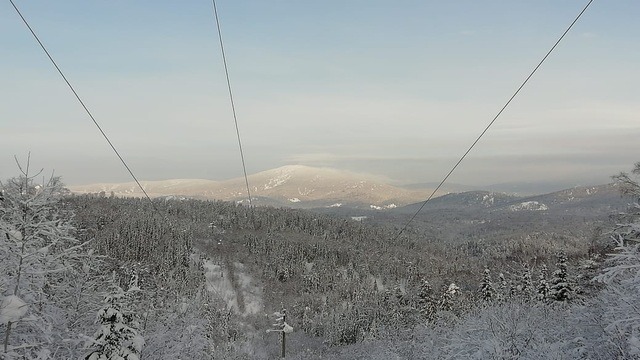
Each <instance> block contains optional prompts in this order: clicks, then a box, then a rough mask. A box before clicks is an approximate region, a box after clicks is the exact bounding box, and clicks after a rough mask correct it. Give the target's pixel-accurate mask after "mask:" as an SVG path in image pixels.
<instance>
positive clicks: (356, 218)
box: [351, 216, 367, 221]
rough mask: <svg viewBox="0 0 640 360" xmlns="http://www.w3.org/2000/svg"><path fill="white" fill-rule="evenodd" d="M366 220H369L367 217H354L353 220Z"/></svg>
mask: <svg viewBox="0 0 640 360" xmlns="http://www.w3.org/2000/svg"><path fill="white" fill-rule="evenodd" d="M366 218H367V216H352V217H351V220H355V221H362V220H364V219H366Z"/></svg>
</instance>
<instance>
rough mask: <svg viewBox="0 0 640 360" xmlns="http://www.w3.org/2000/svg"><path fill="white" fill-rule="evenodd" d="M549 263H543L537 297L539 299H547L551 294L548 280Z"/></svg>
mask: <svg viewBox="0 0 640 360" xmlns="http://www.w3.org/2000/svg"><path fill="white" fill-rule="evenodd" d="M547 271H548V270H547V265H546V264H542V267H541V268H540V274H539V275H538V287H537V289H536V290H537V297H538V300H545V299H546V298H547V297H548V295H549V283H548V282H547Z"/></svg>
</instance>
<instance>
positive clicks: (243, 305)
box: [204, 259, 264, 316]
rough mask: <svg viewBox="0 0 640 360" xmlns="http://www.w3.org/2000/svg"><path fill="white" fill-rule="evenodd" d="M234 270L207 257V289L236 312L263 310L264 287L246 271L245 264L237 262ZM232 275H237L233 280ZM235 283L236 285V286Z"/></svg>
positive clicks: (244, 313)
mask: <svg viewBox="0 0 640 360" xmlns="http://www.w3.org/2000/svg"><path fill="white" fill-rule="evenodd" d="M232 266H233V267H234V268H233V271H232V272H230V271H229V269H226V268H225V267H223V266H221V265H220V264H216V263H214V262H213V261H212V260H210V259H207V260H206V261H205V262H204V269H205V277H206V279H207V290H208V291H210V292H212V293H214V294H215V295H217V296H218V297H220V298H221V299H222V300H224V301H225V302H226V304H227V306H228V307H229V308H231V309H233V311H235V313H236V314H239V315H242V316H248V315H255V314H258V313H260V312H261V311H262V309H263V307H264V306H263V301H262V288H261V287H260V285H259V284H258V282H257V281H256V280H255V279H254V278H253V277H251V275H250V274H249V273H248V272H247V271H246V269H245V267H244V264H241V263H238V262H235V263H233V264H232ZM232 276H233V277H235V279H233V281H232ZM234 283H235V286H234Z"/></svg>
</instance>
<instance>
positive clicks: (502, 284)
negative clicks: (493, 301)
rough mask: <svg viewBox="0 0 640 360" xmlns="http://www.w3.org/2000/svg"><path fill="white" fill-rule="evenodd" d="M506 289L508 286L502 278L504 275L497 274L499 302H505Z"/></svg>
mask: <svg viewBox="0 0 640 360" xmlns="http://www.w3.org/2000/svg"><path fill="white" fill-rule="evenodd" d="M508 288H509V285H508V283H507V280H506V279H505V278H504V274H503V273H500V274H498V291H497V296H496V297H497V298H498V300H499V301H501V302H502V301H505V300H506V298H507V297H508V295H509V294H508V291H509V290H508Z"/></svg>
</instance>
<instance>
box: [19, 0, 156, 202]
mask: <svg viewBox="0 0 640 360" xmlns="http://www.w3.org/2000/svg"><path fill="white" fill-rule="evenodd" d="M9 2H10V3H11V5H12V6H13V8H14V9H15V10H16V12H17V13H18V15H19V16H20V18H21V19H22V22H23V23H24V24H25V25H26V26H27V28H28V29H29V31H30V32H31V35H33V37H34V38H35V39H36V41H37V42H38V44H39V45H40V47H41V48H42V50H43V51H44V53H45V54H47V57H48V58H49V60H50V61H51V63H52V64H53V66H54V67H55V68H56V70H58V73H59V74H60V76H62V79H63V80H64V82H65V83H67V86H69V89H71V92H73V95H75V97H76V99H77V100H78V102H79V103H80V105H82V108H83V109H84V111H86V113H87V115H89V117H90V118H91V120H92V121H93V123H94V124H95V126H96V127H97V128H98V130H99V131H100V133H101V134H102V136H103V137H104V139H105V140H107V143H108V144H109V146H110V147H111V149H112V150H113V152H114V153H115V154H116V155H117V156H118V159H120V162H121V163H122V165H124V167H125V168H126V169H127V171H128V172H129V174H130V175H131V177H132V178H133V180H135V182H136V184H138V187H139V188H140V190H142V193H143V194H144V196H145V197H146V198H147V199H148V200H149V202H151V205H152V206H153V207H154V209H155V204H154V203H153V201H152V200H151V198H150V197H149V194H147V192H146V190H145V189H144V188H143V187H142V185H141V184H140V181H138V178H137V177H136V176H135V175H134V174H133V171H131V168H130V167H129V165H127V163H126V162H125V161H124V159H123V158H122V156H121V155H120V153H119V152H118V150H116V147H115V146H114V145H113V143H112V142H111V140H109V137H108V136H107V134H106V133H105V132H104V130H102V127H100V125H99V124H98V122H97V121H96V119H95V118H94V117H93V115H92V114H91V111H89V109H88V108H87V106H86V105H85V104H84V101H82V99H81V98H80V96H79V95H78V93H77V92H76V90H75V89H74V88H73V86H72V85H71V83H70V82H69V80H67V77H66V76H65V75H64V73H63V72H62V70H61V69H60V67H59V66H58V64H57V63H56V61H55V60H53V57H52V56H51V54H50V53H49V51H48V50H47V48H46V47H45V46H44V44H43V43H42V41H40V38H39V37H38V35H36V33H35V31H34V30H33V29H32V28H31V26H30V25H29V23H28V22H27V19H25V17H24V16H22V13H21V12H20V10H19V9H18V7H17V6H16V4H14V2H13V0H9Z"/></svg>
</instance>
